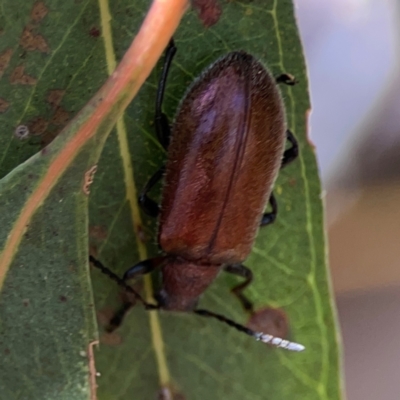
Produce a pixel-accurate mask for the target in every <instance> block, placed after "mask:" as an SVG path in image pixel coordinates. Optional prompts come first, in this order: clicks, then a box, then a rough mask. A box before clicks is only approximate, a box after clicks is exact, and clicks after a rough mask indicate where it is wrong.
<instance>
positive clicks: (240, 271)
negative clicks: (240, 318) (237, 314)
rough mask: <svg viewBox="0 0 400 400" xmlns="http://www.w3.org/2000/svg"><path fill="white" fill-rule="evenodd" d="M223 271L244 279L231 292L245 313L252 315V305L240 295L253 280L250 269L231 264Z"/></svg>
mask: <svg viewBox="0 0 400 400" xmlns="http://www.w3.org/2000/svg"><path fill="white" fill-rule="evenodd" d="M224 270H225V271H226V272H229V273H230V274H234V275H237V276H241V277H242V278H245V279H246V280H245V281H244V282H243V283H241V284H239V285H237V286H235V287H233V288H232V289H231V292H232V293H233V294H234V295H235V296H236V297H237V298H238V299H239V301H240V302H241V303H242V306H243V308H244V309H245V310H246V311H248V312H250V313H253V303H252V302H251V301H250V300H249V299H248V298H247V297H246V296H245V295H244V294H243V293H242V292H243V290H244V289H245V288H246V287H247V286H248V285H250V283H251V281H252V280H253V273H252V272H251V269H249V268H247V267H245V266H244V265H242V264H232V265H226V266H225V267H224Z"/></svg>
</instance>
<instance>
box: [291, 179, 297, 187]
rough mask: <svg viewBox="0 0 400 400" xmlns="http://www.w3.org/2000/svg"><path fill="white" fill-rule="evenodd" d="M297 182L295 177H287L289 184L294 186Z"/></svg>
mask: <svg viewBox="0 0 400 400" xmlns="http://www.w3.org/2000/svg"><path fill="white" fill-rule="evenodd" d="M296 184H297V180H296V179H295V178H290V179H289V185H290V186H296Z"/></svg>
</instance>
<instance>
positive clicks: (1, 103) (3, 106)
mask: <svg viewBox="0 0 400 400" xmlns="http://www.w3.org/2000/svg"><path fill="white" fill-rule="evenodd" d="M9 106H10V103H9V102H8V101H6V100H4V99H2V98H1V97H0V114H3V113H5V112H6V111H7V110H8V107H9Z"/></svg>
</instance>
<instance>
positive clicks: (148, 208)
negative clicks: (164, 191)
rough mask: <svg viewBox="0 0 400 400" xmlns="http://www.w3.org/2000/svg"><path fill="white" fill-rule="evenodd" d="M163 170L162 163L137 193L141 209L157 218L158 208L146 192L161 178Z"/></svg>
mask: <svg viewBox="0 0 400 400" xmlns="http://www.w3.org/2000/svg"><path fill="white" fill-rule="evenodd" d="M164 172H165V165H163V166H162V167H161V168H160V169H159V170H158V171H157V172H156V173H155V174H154V175H153V176H152V177H151V178H150V179H149V181H148V182H147V184H146V186H145V187H144V188H143V190H142V192H141V193H140V195H139V198H138V200H139V204H140V207H141V208H142V210H143V211H144V212H145V213H146V214H147V215H149V216H150V217H154V218H157V216H158V213H159V211H160V208H159V206H158V204H157V203H156V202H155V201H154V200H152V199H150V197H148V196H147V193H148V192H149V191H150V190H151V189H152V188H153V187H154V185H155V184H156V183H157V182H158V181H159V180H160V179H161V178H162V176H163V175H164Z"/></svg>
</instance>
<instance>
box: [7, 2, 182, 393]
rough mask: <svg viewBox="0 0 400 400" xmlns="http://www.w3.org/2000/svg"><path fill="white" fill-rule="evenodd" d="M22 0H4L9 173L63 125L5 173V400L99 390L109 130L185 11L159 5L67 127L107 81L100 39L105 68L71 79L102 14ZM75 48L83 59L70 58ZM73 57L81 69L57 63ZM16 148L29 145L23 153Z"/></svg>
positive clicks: (91, 8) (88, 6) (94, 8)
mask: <svg viewBox="0 0 400 400" xmlns="http://www.w3.org/2000/svg"><path fill="white" fill-rule="evenodd" d="M182 2H183V0H176V1H175V3H176V4H178V5H179V3H182ZM25 5H26V8H25V9H23V8H22V9H21V8H15V4H14V3H11V2H9V3H7V2H4V3H2V8H1V11H2V12H3V13H4V14H3V15H2V17H3V18H2V19H1V23H2V24H3V29H2V33H3V34H4V36H5V38H6V40H5V41H4V42H2V45H4V46H5V47H4V49H3V50H2V52H1V53H0V69H1V71H0V72H1V78H2V81H1V84H2V88H3V89H4V90H3V91H2V94H3V93H4V96H5V97H4V98H2V100H1V107H2V108H1V110H0V112H2V114H3V115H2V120H3V122H4V126H5V129H4V130H3V131H2V132H1V141H2V144H3V147H2V151H3V154H2V167H3V173H7V172H9V168H10V167H11V166H12V164H13V163H15V162H16V161H21V159H23V158H25V157H26V156H27V155H28V153H29V152H32V149H33V150H37V149H35V147H36V146H37V144H38V143H39V141H40V142H45V141H48V140H49V138H47V139H46V137H45V134H47V135H50V136H52V135H54V134H55V133H56V131H55V130H56V129H59V130H61V128H63V129H62V132H61V133H60V134H59V135H58V136H57V138H56V139H55V140H54V141H53V142H52V143H51V144H50V145H49V146H47V147H44V148H43V149H42V150H41V151H40V152H38V153H36V154H35V155H34V156H32V157H31V158H30V159H28V160H27V161H25V162H24V163H22V164H21V165H19V166H18V167H16V168H15V169H13V170H12V171H11V172H9V173H8V174H7V175H5V176H4V177H3V178H2V179H1V180H0V210H1V214H0V226H1V231H0V290H1V293H0V352H1V354H2V356H3V359H2V363H1V365H0V387H1V393H2V395H3V394H4V396H5V398H7V399H13V398H18V399H27V398H29V399H43V398H54V399H56V398H57V399H71V398H73V399H87V398H89V397H90V398H92V399H93V398H94V397H95V390H94V388H95V385H94V384H93V378H94V368H93V364H92V362H91V360H92V353H93V350H92V349H93V341H94V339H96V337H97V332H96V326H95V313H94V304H93V299H92V290H91V285H90V276H89V269H88V241H87V237H88V234H87V230H88V204H87V203H88V194H89V192H88V191H89V187H90V183H91V181H92V180H93V174H94V172H95V170H96V166H95V164H96V162H97V160H98V158H99V155H100V152H101V149H102V148H103V146H104V142H105V139H106V138H107V136H108V134H109V132H110V131H111V129H112V127H113V126H114V125H115V123H116V121H117V119H118V118H119V117H120V116H121V114H122V111H123V110H124V108H126V106H127V105H128V104H129V102H130V101H131V99H132V98H133V97H134V95H135V93H136V92H137V91H138V88H139V87H140V84H141V83H142V82H143V81H144V79H145V78H146V76H147V75H148V74H149V73H150V70H151V69H152V67H153V66H154V64H155V62H156V61H157V58H158V56H159V54H160V53H161V50H162V47H163V46H164V45H165V44H166V43H167V41H168V37H167V38H163V37H161V35H160V34H161V33H163V34H164V36H165V34H167V35H168V32H170V34H172V32H173V29H174V26H176V24H177V22H178V21H179V19H180V18H181V16H182V13H183V10H179V9H176V6H175V7H168V5H166V4H165V3H163V2H158V4H156V6H157V7H156V9H163V11H164V13H162V17H164V18H160V17H159V16H157V14H156V13H154V12H153V14H154V15H156V16H157V18H156V19H157V26H154V20H155V19H154V17H151V18H147V22H146V26H148V27H149V26H150V27H152V26H153V27H154V29H152V30H151V31H150V32H149V33H148V34H147V35H146V37H144V35H143V34H141V35H138V37H137V39H136V40H135V45H132V46H131V47H130V49H129V51H128V52H127V54H126V56H125V57H124V61H123V62H122V63H121V65H120V66H119V67H118V69H117V70H116V71H115V74H113V75H112V76H111V77H110V78H109V79H108V80H107V82H106V83H105V84H104V85H103V86H102V87H101V89H100V90H99V91H98V92H97V93H96V94H95V96H93V97H92V99H91V101H89V102H88V103H87V104H86V105H85V107H84V108H82V109H81V110H80V112H79V113H78V114H77V115H76V117H75V118H74V119H73V120H71V121H70V123H68V124H67V125H66V122H67V121H68V119H70V116H71V115H72V112H70V111H71V110H70V109H69V108H68V106H69V105H70V104H71V103H69V102H68V100H71V99H73V98H74V96H75V97H76V96H78V98H79V99H80V100H79V101H80V102H81V104H80V106H82V105H83V104H84V103H85V102H86V101H87V100H89V97H90V96H91V95H92V89H91V88H90V85H91V84H92V83H93V87H98V86H100V84H101V83H103V82H104V81H105V77H106V76H105V73H104V71H105V67H106V63H105V60H104V57H103V52H104V48H105V46H104V44H103V43H102V42H100V44H101V45H102V46H100V47H99V49H101V50H103V51H102V52H99V53H98V56H99V57H100V63H101V64H102V65H103V66H104V69H103V75H101V74H100V75H96V73H93V74H91V75H90V78H91V79H93V81H92V80H91V79H90V78H87V79H84V77H82V78H81V80H80V81H78V82H79V83H80V85H77V86H74V87H73V88H72V86H71V87H69V85H73V83H74V80H75V79H77V77H79V74H80V73H81V72H82V69H84V68H86V64H87V63H90V60H91V59H92V55H93V53H94V52H95V49H94V50H93V48H92V47H93V46H94V42H92V44H91V45H90V43H89V41H92V40H93V37H98V36H99V35H98V28H96V27H95V26H92V27H90V25H89V27H88V26H87V25H86V23H87V22H89V23H91V22H92V21H93V23H94V21H95V22H98V20H99V12H98V11H99V10H98V4H97V3H96V2H92V3H82V4H81V6H80V7H77V8H68V5H64V3H61V2H60V3H57V2H53V3H52V4H51V7H50V6H49V5H46V4H44V3H42V2H34V3H33V2H31V3H30V4H29V3H28V4H25ZM103 5H104V3H103ZM61 6H63V7H61ZM153 9H154V7H153ZM61 10H63V11H64V12H62V13H61V12H60V11H61ZM103 11H104V10H103V8H102V14H103V15H104V12H103ZM172 12H173V18H171V13H172ZM20 13H22V14H20ZM86 13H88V14H86ZM22 15H23V16H22ZM14 20H15V22H16V24H15V25H13V24H12V22H13V21H14ZM60 20H62V21H60ZM67 21H68V22H67ZM102 21H103V19H102ZM104 23H105V22H104ZM107 23H108V22H107ZM15 28H16V29H15ZM64 28H65V29H64ZM60 29H63V31H62V32H61V33H62V35H59V34H58V33H59V30H60ZM10 32H11V34H10ZM52 32H53V33H54V32H57V34H53V35H52V34H51V33H52ZM96 32H97V33H96ZM79 39H81V40H79ZM80 41H81V43H80ZM71 46H72V48H76V49H77V50H76V54H73V55H74V56H76V59H77V60H78V61H77V60H76V59H71V58H70V57H71V51H70V49H71ZM94 47H96V46H94ZM88 48H89V49H91V50H92V51H91V53H92V54H90V53H89V55H88V53H87V50H88ZM144 48H146V51H143V49H144ZM78 50H81V51H82V52H81V53H80V52H79V51H78ZM137 60H140V63H138V62H137ZM74 62H75V63H76V65H75V67H76V68H77V69H76V70H74V72H75V74H73V73H71V71H66V72H63V73H60V72H59V68H60V66H64V67H65V66H70V65H71V64H72V65H73V64H74ZM98 62H99V59H97V60H96V58H94V64H92V65H91V69H93V70H96V71H98V70H100V69H99V68H98V65H96V64H97V63H98ZM64 69H65V68H64ZM89 71H90V69H89ZM89 71H86V73H88V72H89ZM66 77H67V79H65V78H66ZM96 78H97V79H96ZM83 83H84V84H83ZM75 102H76V103H77V102H78V101H76V100H75ZM70 108H71V109H72V111H76V110H74V109H73V107H70ZM30 113H31V114H32V115H31V114H30ZM32 116H33V117H32ZM31 118H32V119H31ZM25 121H27V122H25ZM32 121H33V122H32ZM21 122H22V123H21ZM65 125H66V126H65ZM10 126H11V127H13V129H12V131H13V132H10V129H9V128H10ZM42 144H43V143H42ZM19 148H23V149H24V150H25V153H23V154H22V153H21V154H18V151H17V150H18V149H19ZM29 149H30V150H29ZM19 157H21V159H19Z"/></svg>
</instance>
